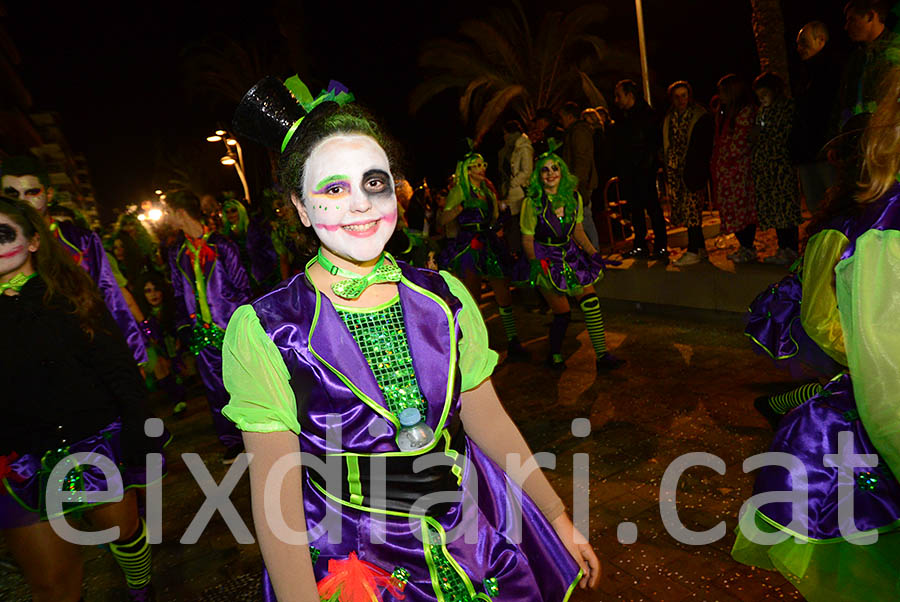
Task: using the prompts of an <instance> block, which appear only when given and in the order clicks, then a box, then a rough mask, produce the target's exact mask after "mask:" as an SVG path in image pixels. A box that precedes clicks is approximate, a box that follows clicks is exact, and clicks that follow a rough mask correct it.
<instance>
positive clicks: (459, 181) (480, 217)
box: [438, 151, 530, 361]
mask: <svg viewBox="0 0 900 602" xmlns="http://www.w3.org/2000/svg"><path fill="white" fill-rule="evenodd" d="M486 170H487V162H485V160H484V158H483V157H482V156H481V155H479V154H478V153H476V152H475V151H470V152H469V153H468V154H467V155H466V156H465V157H463V159H462V160H461V161H459V162H458V163H457V164H456V183H455V184H454V186H453V188H451V189H450V192H449V194H448V195H447V200H446V203H445V205H444V210H443V212H442V213H441V217H440V222H441V225H443V226H444V227H445V228H446V230H447V237H448V238H447V246H446V247H445V248H444V250H443V251H441V254H440V256H439V257H438V265H439V266H441V268H442V269H445V270H449V271H451V272H453V273H454V274H456V275H457V276H458V277H459V278H460V279H461V280H462V281H463V282H464V283H465V285H466V288H467V289H469V292H470V293H471V294H472V297H474V298H475V300H476V301H479V300H480V298H481V282H482V280H485V279H486V280H487V281H488V283H489V284H490V286H491V289H493V291H494V299H495V300H496V301H497V309H498V312H499V313H500V320H501V321H502V322H503V331H504V333H505V334H506V339H507V347H506V348H507V357H508V359H510V360H513V361H521V360H528V359H529V357H530V356H529V354H528V351H527V350H526V349H525V348H524V347H523V346H522V343H521V342H520V341H519V335H518V332H517V330H516V319H515V317H514V316H513V306H512V294H511V292H510V290H509V281H510V277H511V276H512V274H513V267H514V263H513V257H512V255H510V252H509V248H508V247H507V246H506V243H505V242H504V241H503V239H501V238H500V237H499V236H498V235H497V227H498V218H499V215H500V205H499V203H498V202H497V192H496V190H495V189H494V185H493V184H491V181H490V180H488V178H487V174H486Z"/></svg>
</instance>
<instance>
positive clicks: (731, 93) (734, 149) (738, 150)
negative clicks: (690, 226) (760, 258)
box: [710, 74, 757, 263]
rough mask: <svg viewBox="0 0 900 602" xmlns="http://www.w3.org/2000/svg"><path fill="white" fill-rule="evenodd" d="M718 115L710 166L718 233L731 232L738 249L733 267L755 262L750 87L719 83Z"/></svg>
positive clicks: (729, 79)
mask: <svg viewBox="0 0 900 602" xmlns="http://www.w3.org/2000/svg"><path fill="white" fill-rule="evenodd" d="M717 87H718V91H719V111H718V114H717V115H716V137H715V142H714V143H713V156H712V161H711V162H710V167H711V172H712V180H713V190H714V191H715V198H716V204H717V206H718V209H719V217H720V218H721V220H722V230H721V231H722V232H723V233H725V234H729V233H732V232H734V234H735V236H736V237H737V239H738V242H739V243H740V247H739V248H738V249H737V251H735V252H734V253H731V254H730V255H728V259H730V260H731V261H733V262H734V263H747V262H750V261H755V260H756V249H755V248H754V247H753V240H754V238H755V237H756V222H757V219H756V197H754V195H753V175H752V174H751V172H750V155H751V152H750V151H751V146H750V133H751V131H752V130H753V124H754V123H755V121H756V103H755V102H754V98H753V93H752V92H751V91H750V86H749V85H747V82H745V81H744V80H743V79H741V78H740V77H738V76H737V75H734V74H729V75H726V76H725V77H723V78H722V79H720V80H719V83H718V86H717Z"/></svg>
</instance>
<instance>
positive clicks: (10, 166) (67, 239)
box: [0, 156, 147, 365]
mask: <svg viewBox="0 0 900 602" xmlns="http://www.w3.org/2000/svg"><path fill="white" fill-rule="evenodd" d="M0 174H2V175H0V188H2V191H3V195H4V196H6V197H9V198H13V199H18V200H20V201H26V202H28V203H29V204H30V205H31V206H32V207H34V208H35V209H37V210H38V212H39V213H40V214H41V215H43V216H44V218H45V219H46V220H47V223H48V224H49V226H50V231H51V232H52V233H53V236H54V237H55V238H56V240H58V241H59V243H60V244H62V245H63V247H64V248H65V249H66V251H68V252H69V254H70V255H71V256H72V258H73V259H74V260H75V263H77V264H78V265H80V266H81V267H83V268H84V269H85V270H86V271H87V273H88V274H89V275H90V277H91V280H93V281H94V284H96V285H97V288H99V289H100V294H101V295H103V300H104V301H105V302H106V307H107V309H109V313H111V314H112V317H113V319H114V320H115V321H116V324H117V325H118V327H119V330H121V331H122V335H123V336H124V337H125V341H126V342H127V343H128V348H129V349H130V350H131V353H132V356H133V357H134V361H135V362H137V363H138V365H142V364H145V363H147V350H146V348H145V347H144V339H143V337H142V336H141V331H140V329H139V328H138V324H137V321H136V320H135V319H134V316H133V315H132V314H131V310H130V309H129V308H128V303H126V301H125V297H123V296H122V289H120V288H119V284H118V283H117V282H116V278H115V276H114V275H113V271H112V268H111V267H110V265H109V261H108V260H107V259H106V252H105V251H104V249H103V242H102V241H101V240H100V237H99V236H97V234H96V233H94V232H91V231H90V230H84V229H83V228H80V227H78V226H76V225H75V224H73V223H71V222H68V221H54V220H53V219H52V218H51V217H50V216H49V215H48V214H47V205H48V203H49V201H50V199H51V198H52V195H53V189H52V188H51V187H50V176H49V175H48V173H47V169H46V168H45V167H44V166H43V165H42V164H41V162H40V161H38V160H37V159H35V158H33V157H25V156H21V157H7V158H6V159H4V160H3V162H2V164H0Z"/></svg>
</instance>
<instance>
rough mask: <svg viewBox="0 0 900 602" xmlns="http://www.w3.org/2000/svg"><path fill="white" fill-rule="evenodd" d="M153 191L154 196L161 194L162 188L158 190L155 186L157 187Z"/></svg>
mask: <svg viewBox="0 0 900 602" xmlns="http://www.w3.org/2000/svg"><path fill="white" fill-rule="evenodd" d="M153 192H154V193H155V194H156V196H159V195H161V194H162V190H160V189H159V188H157V189H156V190H154V191H153Z"/></svg>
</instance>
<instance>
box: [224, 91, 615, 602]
mask: <svg viewBox="0 0 900 602" xmlns="http://www.w3.org/2000/svg"><path fill="white" fill-rule="evenodd" d="M288 85H290V86H291V90H292V91H293V92H294V94H293V95H292V94H290V93H288V90H287V89H286V88H285V84H282V83H281V82H280V81H279V80H277V79H276V78H271V77H270V78H266V79H264V80H262V81H261V82H259V83H258V84H257V85H256V86H255V87H254V88H252V89H251V90H250V91H249V92H248V93H247V95H246V96H245V97H244V100H243V101H242V102H241V104H240V106H239V107H238V109H237V112H236V114H235V120H234V127H235V130H236V131H237V132H238V133H240V134H242V135H245V136H248V137H250V138H253V139H254V140H256V141H258V142H261V143H263V144H264V145H265V146H266V147H267V148H271V149H277V150H281V149H284V151H283V155H282V159H281V174H280V177H281V181H282V184H283V185H284V187H285V189H287V190H290V192H291V199H292V201H293V203H294V205H295V206H296V209H297V211H298V213H299V215H300V219H301V220H302V221H303V223H304V224H305V225H307V226H311V227H312V228H313V230H314V232H315V233H316V235H317V236H318V238H319V241H320V247H319V252H318V255H317V256H316V257H315V258H313V259H312V260H310V262H309V263H308V264H307V266H306V271H305V272H304V273H301V274H298V275H296V276H294V277H293V278H291V279H290V280H288V281H286V282H283V283H282V284H281V285H280V286H278V287H277V288H276V289H275V290H273V291H272V292H271V293H269V294H268V295H265V296H263V297H261V298H260V299H257V300H256V301H254V302H253V303H252V304H251V305H248V306H244V307H241V308H239V309H238V310H237V311H236V312H235V315H234V317H233V318H232V321H231V323H230V324H229V327H228V331H227V332H226V336H225V345H224V349H223V353H224V370H225V371H224V375H225V383H226V386H227V387H228V390H229V392H230V393H231V401H230V402H229V404H228V406H227V407H226V408H225V411H224V414H225V415H226V416H228V417H229V418H231V419H233V420H234V421H235V422H236V423H237V424H238V425H239V426H240V428H241V430H243V431H244V441H245V443H246V447H247V451H248V452H250V453H252V458H253V459H252V462H251V465H250V482H251V496H252V502H253V513H254V517H255V520H254V522H255V524H256V531H257V535H258V537H259V540H260V547H261V549H262V553H263V558H264V560H265V563H266V572H265V577H264V595H263V598H264V599H265V600H267V601H269V602H272V601H274V600H276V599H277V600H281V601H282V602H286V601H288V600H290V601H292V602H293V601H300V602H313V601H315V602H318V601H319V600H334V601H340V602H362V601H365V602H373V601H383V600H390V599H405V600H407V601H408V602H426V601H427V602H436V601H438V600H441V601H447V602H449V601H456V602H460V601H475V600H478V601H494V602H512V601H521V600H535V601H551V600H552V601H554V602H562V601H564V600H568V599H569V597H570V596H571V594H572V592H573V591H574V589H575V587H576V585H577V584H578V583H579V581H581V584H582V587H586V586H587V585H588V584H590V585H591V586H592V587H593V586H596V585H597V583H598V580H599V577H600V574H599V563H598V560H597V557H596V555H595V554H594V551H593V549H592V548H591V546H590V545H589V544H588V543H587V542H586V541H585V540H584V538H583V537H581V535H580V534H579V533H578V532H577V531H576V530H575V528H574V526H573V524H572V521H571V520H570V519H569V517H568V515H567V514H566V512H565V508H564V505H563V503H562V501H561V500H560V499H559V497H558V496H557V495H556V493H555V492H554V491H553V489H552V487H551V486H550V484H549V483H548V481H547V479H546V477H544V475H543V474H542V473H541V471H540V470H535V471H531V472H530V473H527V474H526V473H523V472H521V471H519V470H517V469H516V466H514V464H513V463H512V462H510V463H509V464H507V462H508V461H510V460H509V458H510V456H508V454H519V457H524V458H530V457H531V455H532V454H531V452H530V451H529V449H528V446H527V444H526V443H525V441H524V439H523V438H522V436H521V434H520V433H519V432H518V430H517V429H516V427H515V425H514V424H513V423H512V421H511V420H510V418H509V416H508V415H507V414H506V412H505V411H504V409H503V407H502V405H501V404H500V401H499V400H498V398H497V395H496V393H495V392H494V389H493V386H492V385H491V382H490V378H489V377H490V374H491V372H492V370H493V368H494V366H495V365H496V362H497V354H496V353H495V352H493V351H491V350H490V349H489V348H488V346H487V329H486V327H485V325H484V321H483V319H482V318H481V314H480V311H479V309H478V306H477V304H476V303H475V302H474V300H473V298H472V296H471V295H470V294H469V293H468V291H467V290H466V287H465V285H464V284H463V283H462V282H460V281H459V280H458V279H456V278H455V277H453V276H451V275H450V274H448V273H447V272H434V271H431V270H427V269H423V268H414V267H411V266H409V265H408V264H406V263H403V262H397V261H395V260H394V259H393V258H392V257H391V256H390V255H389V254H387V253H385V252H384V247H385V245H386V244H387V242H388V240H389V239H390V236H391V234H392V233H393V230H394V227H395V226H396V223H397V215H398V212H397V201H396V196H395V194H394V175H393V170H395V169H397V166H396V162H392V160H391V158H390V157H391V156H393V152H392V149H393V148H394V147H393V145H392V144H390V143H389V142H388V140H387V139H386V137H385V135H384V134H383V132H382V130H381V128H380V127H379V126H378V125H376V124H375V122H374V121H373V119H372V118H371V117H370V116H369V115H368V113H366V112H365V111H363V110H362V109H360V108H359V107H357V106H355V105H352V104H349V103H348V102H347V101H348V100H349V99H348V97H349V98H352V97H351V96H350V95H349V93H347V92H346V90H344V89H342V87H341V86H340V84H337V83H336V82H332V83H331V84H330V86H329V90H328V91H327V92H324V93H323V94H321V95H320V96H319V97H318V98H317V99H312V98H311V97H307V96H306V95H304V94H302V91H303V90H304V89H305V86H303V87H302V88H300V87H299V86H298V80H297V79H296V78H292V80H289V81H288ZM301 85H302V84H301ZM295 97H296V98H297V99H299V100H300V102H299V103H298V102H297V101H295ZM304 98H307V100H306V101H304V100H303V99H304ZM300 103H303V104H300ZM299 452H302V455H301V454H300V453H299ZM319 460H322V461H325V462H329V463H330V464H331V466H332V468H334V469H335V470H334V471H329V470H327V469H326V470H324V471H320V470H318V469H316V468H314V467H315V465H317V464H319ZM423 463H424V466H423ZM301 464H303V465H302V466H301ZM426 466H430V468H427V467H426ZM507 467H508V468H509V472H507V471H506V470H505V468H507ZM373 470H376V471H383V472H378V473H375V472H373ZM526 472H527V471H526ZM335 476H337V477H338V479H337V480H334V477H335ZM523 490H524V493H523ZM426 494H431V495H429V496H426ZM423 496H424V497H423ZM517 519H521V522H519V521H518V520H517ZM322 525H328V527H329V528H328V529H326V531H322V530H321V529H320V527H321V526H322ZM328 531H330V532H328ZM463 532H466V533H467V536H462V534H463Z"/></svg>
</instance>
